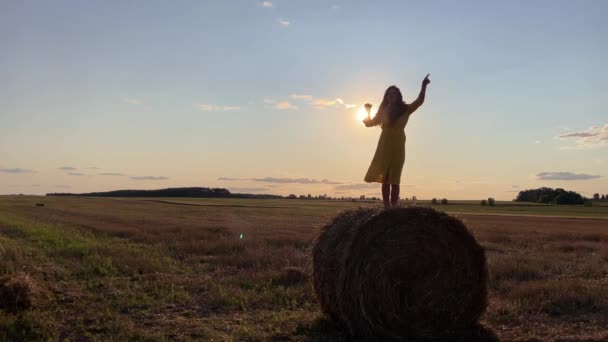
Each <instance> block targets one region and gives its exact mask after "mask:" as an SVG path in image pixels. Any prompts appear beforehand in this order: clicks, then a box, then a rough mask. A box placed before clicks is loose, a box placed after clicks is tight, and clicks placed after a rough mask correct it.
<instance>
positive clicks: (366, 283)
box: [313, 207, 487, 340]
mask: <svg viewBox="0 0 608 342" xmlns="http://www.w3.org/2000/svg"><path fill="white" fill-rule="evenodd" d="M313 267H314V270H313V277H314V281H313V282H314V288H315V292H316V294H317V297H318V299H319V302H320V304H321V308H322V310H323V311H324V312H325V313H326V314H328V315H329V316H330V317H331V318H333V319H334V320H337V321H339V322H341V323H344V324H345V325H346V326H347V327H348V329H349V330H350V333H351V334H352V335H353V337H355V338H357V339H364V340H408V339H409V340H412V339H415V340H427V339H428V340H432V339H458V338H459V337H458V336H463V335H467V336H470V335H472V334H473V333H472V331H477V330H475V329H477V328H475V327H478V321H479V318H480V316H481V315H482V314H483V312H484V311H485V308H486V306H487V288H486V284H487V269H486V259H485V254H484V250H483V248H482V247H481V246H480V245H479V244H478V243H477V241H476V240H475V238H474V237H473V236H472V235H471V234H470V233H469V231H468V230H467V228H466V226H465V225H464V224H463V223H462V222H461V221H460V220H458V219H456V218H454V217H451V216H449V215H447V214H445V213H442V212H439V211H436V210H434V209H432V208H426V207H408V208H396V209H390V210H379V209H358V210H353V211H347V212H344V213H341V214H339V215H338V216H337V217H336V218H334V220H333V221H332V222H330V223H329V224H327V225H326V226H325V227H324V228H323V229H322V231H321V234H320V236H319V238H318V240H317V243H316V245H315V246H314V247H313Z"/></svg>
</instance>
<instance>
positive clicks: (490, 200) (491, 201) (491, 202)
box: [488, 197, 495, 207]
mask: <svg viewBox="0 0 608 342" xmlns="http://www.w3.org/2000/svg"><path fill="white" fill-rule="evenodd" d="M494 202H495V201H494V198H492V197H490V198H488V205H489V206H491V207H493V206H494Z"/></svg>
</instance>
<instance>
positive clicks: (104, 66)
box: [0, 0, 608, 200]
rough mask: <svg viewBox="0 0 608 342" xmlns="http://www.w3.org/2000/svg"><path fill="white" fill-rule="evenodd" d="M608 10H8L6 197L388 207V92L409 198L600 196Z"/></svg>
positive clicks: (1, 158) (605, 162)
mask: <svg viewBox="0 0 608 342" xmlns="http://www.w3.org/2000/svg"><path fill="white" fill-rule="evenodd" d="M606 17H608V2H606V1H602V0H597V1H592V0H584V1H555V0H544V1H541V0H539V1H508V2H507V1H504V2H498V1H493V2H488V1H447V0H445V1H424V2H421V1H369V0H368V1H337V0H336V1H333V0H306V1H304V0H301V1H299V0H277V1H254V0H235V1H220V0H217V1H154V0H146V1H143V0H142V1H128V0H124V1H63V0H57V1H12V0H4V1H1V2H0V44H1V45H0V46H1V47H2V48H1V53H0V194H14V193H25V194H45V193H48V192H74V193H80V192H91V191H108V190H116V189H159V188H166V187H177V186H204V187H224V188H228V189H229V190H231V191H233V192H247V193H271V194H280V195H287V194H291V193H294V194H297V195H299V194H312V195H319V194H327V195H329V196H338V197H339V196H359V195H361V194H365V195H367V196H379V194H380V191H379V190H380V186H379V184H366V183H364V182H363V177H364V175H365V173H366V171H367V168H368V166H369V163H370V161H371V159H372V157H373V154H374V151H375V149H376V145H377V141H378V137H379V135H380V129H379V128H366V127H365V126H364V125H363V124H362V123H361V121H360V120H359V118H358V111H359V110H360V108H361V107H362V105H363V104H364V103H366V102H370V103H372V104H374V106H375V107H377V105H378V104H379V102H380V101H381V98H382V95H383V93H384V91H385V90H386V88H387V87H388V86H390V85H393V84H394V85H397V86H398V87H399V88H400V89H401V90H402V92H403V95H404V98H405V100H406V102H411V101H413V100H414V99H415V98H416V97H417V95H418V92H419V90H420V84H421V81H422V79H423V78H424V76H425V75H426V74H427V73H430V74H431V76H430V78H431V84H430V85H429V88H428V92H427V97H426V101H425V103H424V105H423V106H422V107H421V108H420V109H418V111H417V112H416V113H415V114H414V115H413V116H412V117H411V118H410V120H409V122H408V125H407V127H406V129H405V132H406V136H407V142H406V161H405V165H404V170H403V174H402V177H401V185H402V190H401V196H402V197H411V196H417V198H432V197H437V198H444V197H445V198H449V199H481V198H487V197H494V198H496V199H503V200H510V199H513V198H514V197H515V196H516V195H517V192H519V191H520V190H524V189H530V188H537V187H540V186H547V187H562V188H565V189H568V190H574V191H578V192H580V193H582V194H583V195H585V196H588V197H590V196H592V195H593V194H594V193H596V192H599V193H602V194H608V180H607V179H608V172H607V171H606V170H608V111H607V109H606V104H605V100H606V98H608V82H606V79H608V44H607V42H608V21H607V20H605V18H606Z"/></svg>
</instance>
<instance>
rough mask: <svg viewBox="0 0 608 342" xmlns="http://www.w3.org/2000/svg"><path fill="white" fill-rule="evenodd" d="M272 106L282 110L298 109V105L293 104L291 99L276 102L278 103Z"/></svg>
mask: <svg viewBox="0 0 608 342" xmlns="http://www.w3.org/2000/svg"><path fill="white" fill-rule="evenodd" d="M272 107H273V108H276V109H281V110H284V109H298V107H297V106H295V105H293V104H291V102H289V101H281V102H278V103H276V104H275V105H274V106H272Z"/></svg>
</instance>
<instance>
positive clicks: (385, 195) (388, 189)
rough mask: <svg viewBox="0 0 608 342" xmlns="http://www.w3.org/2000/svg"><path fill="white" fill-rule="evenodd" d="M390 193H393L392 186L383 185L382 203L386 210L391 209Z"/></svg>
mask: <svg viewBox="0 0 608 342" xmlns="http://www.w3.org/2000/svg"><path fill="white" fill-rule="evenodd" d="M390 192H391V185H390V184H384V183H383V184H382V201H383V202H384V208H385V209H386V208H389V207H390V204H389V201H388V199H389V197H390Z"/></svg>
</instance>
